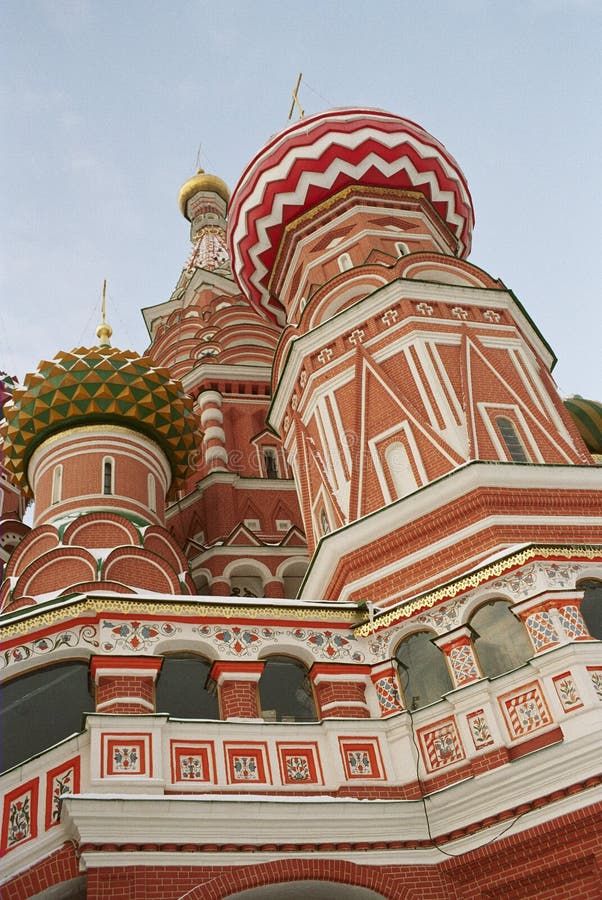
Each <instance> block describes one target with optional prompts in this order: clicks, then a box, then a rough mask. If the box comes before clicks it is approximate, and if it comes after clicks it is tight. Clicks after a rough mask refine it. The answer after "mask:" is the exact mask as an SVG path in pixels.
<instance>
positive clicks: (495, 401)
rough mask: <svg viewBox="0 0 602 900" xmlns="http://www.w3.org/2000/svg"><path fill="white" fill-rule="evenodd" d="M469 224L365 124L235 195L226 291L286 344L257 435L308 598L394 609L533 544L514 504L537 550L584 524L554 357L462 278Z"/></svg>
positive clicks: (340, 131)
mask: <svg viewBox="0 0 602 900" xmlns="http://www.w3.org/2000/svg"><path fill="white" fill-rule="evenodd" d="M473 223H474V212H473V206H472V201H471V197H470V192H469V190H468V186H467V183H466V179H465V177H464V175H463V173H462V171H461V169H460V167H459V165H458V163H457V162H456V161H455V160H454V158H453V156H451V154H450V153H449V152H448V151H447V149H446V148H445V147H444V146H443V144H441V143H440V142H439V141H438V140H437V139H436V138H434V137H433V136H432V135H430V134H429V133H428V132H427V131H425V130H424V129H423V128H422V127H420V126H419V125H416V124H415V123H413V122H410V121H409V120H407V119H404V118H401V117H399V116H395V115H392V114H390V113H386V112H382V111H379V110H371V109H355V108H353V109H342V110H333V111H330V112H326V113H323V114H320V115H316V116H313V117H312V118H310V119H304V120H301V121H299V122H297V123H296V124H295V125H293V126H291V127H289V128H287V129H286V130H285V131H283V132H281V133H280V134H278V135H276V136H275V137H274V138H272V139H271V140H270V141H269V142H268V144H267V145H266V146H265V147H264V148H263V150H261V151H260V152H259V153H258V154H257V155H256V156H255V157H254V159H253V160H252V161H251V163H250V164H249V166H248V167H247V169H246V170H245V172H244V173H243V175H242V177H241V179H240V181H239V183H238V185H237V187H236V189H235V190H234V193H233V195H232V199H231V201H230V206H229V243H230V252H231V257H232V266H233V271H234V274H235V276H236V278H237V279H238V281H239V283H240V285H241V287H242V289H243V290H244V291H245V292H246V294H247V296H248V297H249V299H250V300H251V302H253V303H254V304H255V305H256V306H257V307H258V308H261V309H262V310H264V311H266V312H267V313H268V314H269V315H270V316H271V317H272V318H273V319H274V320H275V321H276V322H277V323H278V324H280V325H281V326H282V327H283V332H282V335H281V338H280V342H279V346H278V348H277V351H276V355H275V359H274V366H273V401H272V406H271V410H270V415H269V422H270V425H271V426H272V428H273V429H274V430H275V431H276V432H277V433H278V434H279V435H280V436H281V438H282V440H283V444H284V447H285V449H286V453H287V458H288V462H289V464H290V466H291V468H292V470H293V472H294V473H295V477H296V480H297V486H298V491H299V495H300V498H301V504H302V509H303V515H304V521H305V529H306V533H307V536H308V543H309V547H310V550H312V551H313V550H316V553H315V555H314V559H313V562H312V566H311V567H310V573H309V577H308V579H307V580H306V585H305V590H306V591H308V592H309V591H313V593H314V594H317V595H319V596H326V597H328V598H331V599H335V598H343V599H348V600H349V599H355V600H360V599H363V598H366V597H367V598H369V599H372V600H374V602H378V603H379V604H380V605H388V604H391V603H395V602H398V601H399V600H400V599H402V598H403V597H404V596H409V595H411V594H412V593H413V592H415V591H416V590H418V589H424V588H426V587H429V586H431V585H432V584H434V583H435V579H440V577H441V572H442V571H447V572H448V573H449V574H450V575H457V574H459V573H461V572H462V571H465V570H466V569H468V568H470V567H472V566H474V565H475V564H477V563H478V562H479V561H482V560H483V559H485V558H486V557H487V556H489V555H491V554H492V553H498V552H500V551H502V550H503V549H504V548H506V547H508V546H511V545H513V544H517V543H521V542H523V541H526V540H528V539H530V538H531V537H532V531H531V530H530V527H529V526H528V525H527V524H526V519H525V516H524V511H525V507H526V506H528V508H529V515H534V516H537V517H538V523H539V525H538V527H539V530H540V536H541V538H542V539H544V540H550V541H560V540H563V539H565V538H567V537H568V536H569V531H570V535H571V536H574V528H573V527H572V525H571V526H568V525H566V526H563V525H561V524H560V522H561V520H562V517H563V516H566V515H567V514H571V513H575V514H577V515H581V514H582V513H583V511H584V509H585V508H586V507H587V503H588V494H587V487H586V485H587V484H588V483H589V482H588V476H587V475H584V474H583V470H582V469H581V468H580V466H582V465H585V466H590V465H591V462H592V460H591V457H590V455H589V454H588V452H587V450H586V448H585V446H584V444H583V441H582V439H581V437H580V435H579V434H578V433H577V430H576V428H575V426H574V423H573V422H572V421H571V420H570V419H569V417H568V416H567V414H566V410H565V408H564V406H563V405H562V403H561V401H560V398H559V396H558V394H557V392H556V389H555V385H554V383H553V381H552V379H551V377H550V371H551V368H552V366H553V364H554V362H555V360H554V356H553V354H552V353H551V351H550V348H549V347H548V345H547V344H546V342H545V340H544V339H543V338H542V336H541V334H540V333H539V332H538V331H537V329H536V328H535V326H534V325H533V323H532V321H531V320H530V319H529V317H528V316H527V315H526V313H525V311H524V309H523V308H522V307H521V306H520V304H519V303H518V302H517V301H516V298H515V297H514V295H513V294H512V292H510V291H508V290H507V289H506V287H505V285H504V284H503V283H502V282H501V281H499V280H497V279H494V278H492V277H491V276H490V275H488V274H487V273H486V272H484V271H483V270H482V269H479V268H478V267H477V266H475V265H472V264H470V263H468V262H467V261H466V256H467V255H468V252H469V250H470V246H471V235H472V228H473ZM500 463H503V464H504V466H503V467H500V465H499V464H500ZM492 464H495V465H492ZM547 467H553V468H547ZM560 473H562V474H560ZM555 479H558V481H557V484H555V486H554V487H553V488H552V484H554V481H555ZM427 515H428V516H429V517H430V518H429V527H428V533H427V530H426V529H425V528H424V527H423V525H422V524H421V523H422V521H423V520H424V517H425V516H427ZM351 526H353V527H351ZM567 529H568V530H567ZM595 530H596V527H595V526H592V527H591V528H590V527H589V526H586V527H585V530H584V532H583V533H584V535H585V533H586V532H587V534H588V535H589V537H588V539H593V531H595ZM377 546H378V552H376V547H377ZM434 548H438V549H437V553H434ZM441 554H442V555H441ZM376 558H378V565H377V564H376V563H375V562H374V559H376ZM435 559H437V562H435ZM393 572H394V573H395V577H394V578H393V579H392V578H391V574H392V573H393ZM304 595H305V596H310V594H309V593H307V594H304ZM383 598H384V599H383Z"/></svg>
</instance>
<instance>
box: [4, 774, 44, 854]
mask: <svg viewBox="0 0 602 900" xmlns="http://www.w3.org/2000/svg"><path fill="white" fill-rule="evenodd" d="M38 792H39V780H38V779H37V778H34V779H32V780H31V781H27V782H26V783H25V784H21V785H19V787H16V788H14V789H13V790H12V791H9V792H8V794H6V796H5V797H4V806H3V812H2V838H1V842H0V843H1V847H2V852H3V853H8V851H9V850H14V848H15V847H20V846H21V844H24V843H25V842H26V841H30V840H32V839H33V838H35V837H37V836H38Z"/></svg>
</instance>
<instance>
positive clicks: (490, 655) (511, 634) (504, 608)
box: [470, 600, 533, 678]
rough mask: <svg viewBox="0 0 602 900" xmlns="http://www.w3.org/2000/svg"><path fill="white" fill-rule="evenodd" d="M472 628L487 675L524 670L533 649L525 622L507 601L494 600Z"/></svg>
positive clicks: (481, 611)
mask: <svg viewBox="0 0 602 900" xmlns="http://www.w3.org/2000/svg"><path fill="white" fill-rule="evenodd" d="M470 624H471V626H472V628H473V629H474V631H475V635H476V636H475V639H474V649H475V653H476V655H477V657H478V660H479V663H480V666H481V671H482V672H483V675H487V676H489V677H490V678H493V677H495V676H496V675H501V674H502V673H503V672H510V671H511V670H512V669H517V668H518V667H519V666H522V665H523V664H524V663H526V661H527V660H528V659H530V658H531V657H532V656H533V648H532V647H531V643H530V641H529V638H528V637H527V634H526V632H525V629H524V627H523V625H522V624H521V622H519V620H518V619H517V618H516V616H515V615H513V613H512V612H511V610H510V606H509V605H508V603H507V602H506V601H505V600H493V601H492V602H490V603H486V604H485V605H484V606H481V607H480V609H478V610H477V611H476V613H475V614H474V616H473V617H472V619H471V620H470Z"/></svg>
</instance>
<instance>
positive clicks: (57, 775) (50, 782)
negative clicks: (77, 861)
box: [46, 756, 80, 828]
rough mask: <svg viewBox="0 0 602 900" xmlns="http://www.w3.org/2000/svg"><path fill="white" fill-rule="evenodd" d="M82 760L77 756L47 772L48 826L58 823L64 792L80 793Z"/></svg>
mask: <svg viewBox="0 0 602 900" xmlns="http://www.w3.org/2000/svg"><path fill="white" fill-rule="evenodd" d="M79 782H80V760H79V756H75V757H74V758H73V759H70V760H69V761H68V762H66V763H61V765H60V766H56V767H55V768H54V769H51V770H50V771H49V772H47V773H46V828H51V827H52V826H53V825H58V824H59V820H60V813H61V797H62V796H63V794H77V793H79Z"/></svg>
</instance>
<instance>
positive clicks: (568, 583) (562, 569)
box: [541, 563, 581, 588]
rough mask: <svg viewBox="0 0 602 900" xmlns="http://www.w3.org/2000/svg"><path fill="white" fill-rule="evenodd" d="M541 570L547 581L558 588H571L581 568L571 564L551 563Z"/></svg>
mask: <svg viewBox="0 0 602 900" xmlns="http://www.w3.org/2000/svg"><path fill="white" fill-rule="evenodd" d="M541 568H542V571H544V572H545V574H546V576H547V578H548V581H550V582H552V583H553V584H554V586H555V587H558V588H566V587H573V585H574V584H575V579H576V576H577V574H578V573H579V572H581V566H576V565H573V564H572V563H552V564H551V565H546V566H542V567H541Z"/></svg>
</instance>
